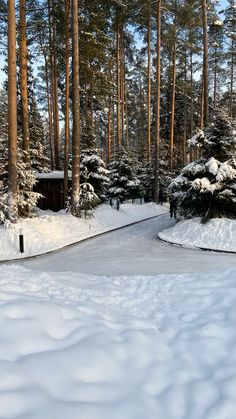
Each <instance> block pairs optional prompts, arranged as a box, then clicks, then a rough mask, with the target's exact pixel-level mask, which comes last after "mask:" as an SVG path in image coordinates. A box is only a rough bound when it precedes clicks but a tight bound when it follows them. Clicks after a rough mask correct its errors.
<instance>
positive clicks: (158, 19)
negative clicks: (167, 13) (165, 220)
mask: <svg viewBox="0 0 236 419" xmlns="http://www.w3.org/2000/svg"><path fill="white" fill-rule="evenodd" d="M156 24H157V47H156V51H157V64H156V66H157V67H156V138H155V161H154V201H155V202H156V203H157V204H158V203H159V189H160V181H159V170H160V167H159V166H160V108H161V0H159V1H158V3H157V13H156Z"/></svg>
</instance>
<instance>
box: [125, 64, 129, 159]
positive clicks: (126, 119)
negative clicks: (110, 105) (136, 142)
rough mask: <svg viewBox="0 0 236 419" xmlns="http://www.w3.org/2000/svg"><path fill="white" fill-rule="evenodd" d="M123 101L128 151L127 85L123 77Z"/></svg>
mask: <svg viewBox="0 0 236 419" xmlns="http://www.w3.org/2000/svg"><path fill="white" fill-rule="evenodd" d="M124 68H125V67H124ZM124 101H125V125H126V127H125V142H126V148H127V150H128V151H129V113H128V103H127V86H126V80H125V79H124Z"/></svg>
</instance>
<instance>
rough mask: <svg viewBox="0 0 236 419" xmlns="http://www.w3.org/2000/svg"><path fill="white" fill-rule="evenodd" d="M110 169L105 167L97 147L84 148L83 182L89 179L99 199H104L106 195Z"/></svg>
mask: <svg viewBox="0 0 236 419" xmlns="http://www.w3.org/2000/svg"><path fill="white" fill-rule="evenodd" d="M108 174H109V171H108V170H107V169H106V168H105V163H104V161H103V159H102V158H101V157H100V155H99V150H97V149H95V148H94V149H85V150H82V152H81V156H80V176H81V182H82V183H84V182H86V176H88V181H89V183H90V184H91V186H92V187H93V189H94V192H95V194H96V195H97V196H98V198H99V200H101V201H103V200H104V199H105V197H106V191H107V185H108V183H109V178H108Z"/></svg>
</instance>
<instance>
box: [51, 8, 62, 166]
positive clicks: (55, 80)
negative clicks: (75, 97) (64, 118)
mask: <svg viewBox="0 0 236 419" xmlns="http://www.w3.org/2000/svg"><path fill="white" fill-rule="evenodd" d="M52 13H53V16H52V78H53V85H52V86H53V89H54V92H53V127H54V148H55V168H56V170H60V160H59V144H60V129H59V111H58V76H57V50H56V47H57V39H56V19H55V0H52Z"/></svg>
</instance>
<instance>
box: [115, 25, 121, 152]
mask: <svg viewBox="0 0 236 419" xmlns="http://www.w3.org/2000/svg"><path fill="white" fill-rule="evenodd" d="M116 88H117V105H116V124H117V148H118V149H119V147H120V137H121V135H120V25H119V21H118V17H117V29H116Z"/></svg>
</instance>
